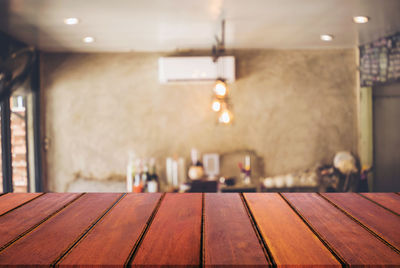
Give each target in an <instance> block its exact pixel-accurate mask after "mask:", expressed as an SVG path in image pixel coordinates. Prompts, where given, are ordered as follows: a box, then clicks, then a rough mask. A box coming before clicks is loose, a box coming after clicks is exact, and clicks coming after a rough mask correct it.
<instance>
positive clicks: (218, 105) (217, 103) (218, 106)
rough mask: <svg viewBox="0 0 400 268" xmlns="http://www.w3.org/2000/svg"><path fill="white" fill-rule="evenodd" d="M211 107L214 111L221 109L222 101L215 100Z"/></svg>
mask: <svg viewBox="0 0 400 268" xmlns="http://www.w3.org/2000/svg"><path fill="white" fill-rule="evenodd" d="M211 107H212V109H213V111H214V112H219V111H220V110H221V102H220V101H219V100H214V101H213V102H212V106H211Z"/></svg>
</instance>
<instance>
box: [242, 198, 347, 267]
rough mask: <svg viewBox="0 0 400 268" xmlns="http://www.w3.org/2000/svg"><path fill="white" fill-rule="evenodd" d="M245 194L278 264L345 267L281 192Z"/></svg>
mask: <svg viewBox="0 0 400 268" xmlns="http://www.w3.org/2000/svg"><path fill="white" fill-rule="evenodd" d="M244 196H245V199H246V201H247V204H248V206H249V208H250V211H251V212H252V214H253V216H254V219H255V221H256V223H257V226H258V228H259V230H260V232H261V234H262V236H263V238H264V240H265V242H266V244H267V246H268V247H269V250H270V252H271V254H272V257H273V259H274V261H275V263H276V264H277V265H278V266H281V265H297V266H299V267H301V266H314V265H331V266H337V267H340V266H341V265H340V262H339V261H338V260H337V259H336V258H335V257H334V256H333V255H332V253H331V252H330V251H329V250H328V249H327V248H326V247H325V245H324V244H323V243H322V242H321V241H320V240H319V239H318V237H317V236H316V235H315V234H314V233H313V232H312V231H311V230H310V229H309V228H308V226H307V225H306V224H305V223H304V222H303V221H302V220H301V219H300V218H299V217H298V216H297V214H296V213H295V212H294V211H293V210H292V209H291V208H290V206H289V205H288V204H287V203H286V202H285V200H284V199H283V198H282V197H281V196H279V194H276V193H246V194H244Z"/></svg>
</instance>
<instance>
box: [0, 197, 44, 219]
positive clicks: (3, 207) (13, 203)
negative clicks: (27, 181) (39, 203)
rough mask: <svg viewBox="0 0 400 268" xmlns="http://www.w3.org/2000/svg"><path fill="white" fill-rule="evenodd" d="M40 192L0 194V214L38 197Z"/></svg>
mask: <svg viewBox="0 0 400 268" xmlns="http://www.w3.org/2000/svg"><path fill="white" fill-rule="evenodd" d="M39 195H41V193H15V194H5V195H2V196H0V215H3V214H4V213H7V211H10V210H12V209H14V208H16V207H18V206H21V205H22V204H24V203H26V202H28V201H30V200H32V199H34V198H36V197H38V196H39Z"/></svg>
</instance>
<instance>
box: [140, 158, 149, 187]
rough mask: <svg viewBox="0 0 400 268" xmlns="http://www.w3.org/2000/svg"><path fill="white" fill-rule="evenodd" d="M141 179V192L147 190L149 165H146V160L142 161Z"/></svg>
mask: <svg viewBox="0 0 400 268" xmlns="http://www.w3.org/2000/svg"><path fill="white" fill-rule="evenodd" d="M141 180H142V186H143V189H142V192H147V182H148V180H149V166H148V165H147V162H146V161H143V171H142V174H141Z"/></svg>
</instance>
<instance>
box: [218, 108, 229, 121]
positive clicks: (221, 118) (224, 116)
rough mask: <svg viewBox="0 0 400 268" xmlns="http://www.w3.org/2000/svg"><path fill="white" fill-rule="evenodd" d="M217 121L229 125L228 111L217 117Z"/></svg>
mask: <svg viewBox="0 0 400 268" xmlns="http://www.w3.org/2000/svg"><path fill="white" fill-rule="evenodd" d="M218 121H219V122H220V123H223V124H229V123H230V122H231V114H230V112H229V111H228V110H225V111H223V112H222V113H221V115H220V116H219V118H218Z"/></svg>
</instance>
